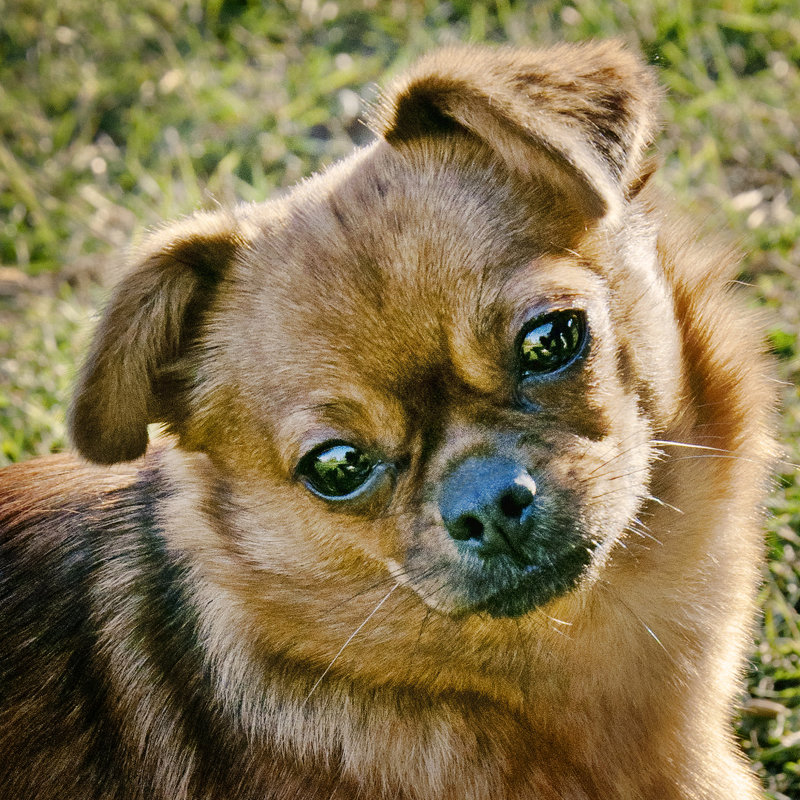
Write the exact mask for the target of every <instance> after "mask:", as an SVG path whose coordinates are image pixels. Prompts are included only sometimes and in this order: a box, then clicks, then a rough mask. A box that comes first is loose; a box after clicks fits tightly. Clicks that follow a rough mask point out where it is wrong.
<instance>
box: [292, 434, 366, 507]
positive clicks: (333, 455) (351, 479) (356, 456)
mask: <svg viewBox="0 0 800 800" xmlns="http://www.w3.org/2000/svg"><path fill="white" fill-rule="evenodd" d="M376 463H377V462H376V461H374V460H373V459H372V458H370V457H369V456H368V455H367V454H366V453H364V451H363V450H359V448H357V447H355V446H354V445H352V444H348V443H347V442H325V443H323V444H321V445H319V446H318V447H315V448H314V449H313V450H311V451H309V452H308V453H306V455H304V456H303V458H302V459H301V460H300V463H299V464H298V465H297V475H298V477H300V478H301V479H302V480H303V482H304V483H305V484H306V486H307V487H308V488H309V489H311V491H312V492H314V493H315V494H317V495H319V496H320V497H324V498H327V499H329V500H345V499H348V498H350V497H353V496H355V495H357V494H358V493H359V490H360V489H361V488H362V487H363V486H364V485H365V484H366V483H367V482H368V481H369V478H370V476H371V475H372V473H373V472H374V470H375V466H376Z"/></svg>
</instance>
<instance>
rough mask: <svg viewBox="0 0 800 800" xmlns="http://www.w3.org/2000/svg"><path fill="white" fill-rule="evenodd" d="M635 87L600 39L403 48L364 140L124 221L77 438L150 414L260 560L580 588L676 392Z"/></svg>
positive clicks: (446, 582) (83, 384) (527, 603)
mask: <svg viewBox="0 0 800 800" xmlns="http://www.w3.org/2000/svg"><path fill="white" fill-rule="evenodd" d="M657 101H658V91H657V90H656V88H655V86H654V82H653V79H652V76H651V75H650V73H649V72H648V71H647V70H646V69H645V68H644V67H642V66H641V64H640V63H639V62H638V60H637V59H635V58H634V57H632V56H631V55H629V54H628V53H627V52H625V50H624V49H623V48H621V47H619V46H617V45H615V44H596V45H595V44H592V45H585V46H581V47H569V48H566V47H565V48H554V49H551V50H546V51H541V52H533V51H532V52H520V51H506V50H488V49H478V48H461V49H453V50H445V51H442V52H440V53H437V54H435V55H434V56H432V57H430V58H427V59H424V60H422V61H421V62H420V63H418V64H417V65H416V67H414V68H413V69H412V70H411V71H410V72H408V73H407V74H405V75H404V76H402V77H401V78H400V79H399V80H398V81H396V82H395V83H394V84H393V85H392V86H391V87H390V88H389V90H388V92H387V93H386V95H385V98H384V100H383V101H382V102H381V104H380V105H379V106H378V108H377V109H376V111H375V113H374V115H373V127H374V129H375V131H376V133H377V134H378V140H377V141H376V142H375V143H373V144H372V145H370V146H368V147H367V148H365V149H363V150H361V151H359V152H357V153H355V154H354V155H353V156H352V157H351V158H350V159H348V160H347V161H345V162H343V163H341V164H338V165H336V166H334V167H332V168H331V169H329V170H327V171H326V172H325V173H323V174H321V175H318V176H316V177H314V178H313V179H311V180H310V181H308V182H306V183H303V184H302V185H300V186H299V187H297V188H296V189H295V190H294V191H293V192H291V193H290V194H289V195H288V196H287V197H286V198H284V199H282V200H279V201H277V202H274V203H270V204H268V205H256V206H245V207H241V208H237V209H234V210H232V211H229V212H224V211H220V212H216V213H203V214H198V215H196V216H194V217H192V218H190V219H188V220H186V221H183V222H180V223H178V224H177V225H174V226H172V227H169V228H166V229H164V230H162V231H161V232H160V233H158V234H156V235H155V236H153V237H152V238H151V239H150V240H149V241H148V242H147V243H146V245H145V246H144V249H143V252H142V253H141V255H140V257H139V259H138V262H139V263H138V266H137V268H136V269H135V270H134V271H132V273H131V274H130V275H129V276H128V277H127V278H126V279H125V280H124V281H123V282H122V284H121V285H120V286H119V287H118V289H117V291H116V294H115V295H114V297H113V299H112V301H111V303H110V305H109V308H108V310H107V311H106V315H105V318H104V320H103V322H102V323H101V325H100V327H99V331H98V333H97V335H96V338H95V341H94V345H93V349H92V352H91V354H90V356H89V358H88V361H87V364H86V366H85V368H84V370H83V372H82V374H81V377H80V382H79V386H78V390H77V395H76V399H75V402H74V404H73V407H72V411H71V428H72V435H73V439H74V441H75V444H76V446H77V448H78V449H79V451H80V452H81V453H82V454H83V455H84V456H86V457H87V458H89V459H91V460H94V461H98V462H101V463H113V462H117V461H124V460H130V459H134V458H137V457H139V456H141V455H142V454H143V453H144V451H145V448H146V445H147V425H148V423H150V422H156V421H161V422H164V423H167V425H168V426H169V428H170V429H171V430H172V432H173V433H175V434H176V435H177V437H178V441H179V445H180V448H181V450H182V451H183V452H201V453H204V454H205V456H204V457H207V459H208V460H209V461H210V463H211V464H212V465H213V468H214V473H215V474H216V475H218V476H221V477H220V478H219V480H220V481H221V484H220V485H221V486H222V489H223V490H222V491H218V492H217V495H216V497H217V499H216V501H215V506H216V508H215V511H214V513H216V514H218V515H221V516H225V515H226V514H227V513H228V512H230V514H231V515H232V516H236V518H237V519H238V522H237V524H238V525H242V526H245V527H246V526H248V525H249V529H250V530H251V531H255V532H256V533H254V534H253V536H252V537H250V539H249V540H248V543H247V545H246V547H247V548H248V558H247V559H246V563H247V564H248V565H250V566H249V567H248V568H252V569H253V571H254V574H255V573H256V572H258V570H260V573H259V575H260V578H261V579H263V580H264V581H265V582H267V581H269V579H270V578H269V574H281V575H284V576H285V575H287V574H290V573H293V574H295V575H297V574H302V573H305V574H304V576H303V580H304V581H305V582H306V585H308V584H309V582H311V583H313V580H315V576H317V575H319V574H322V572H323V571H325V572H334V573H336V572H337V571H338V572H340V573H341V572H349V573H350V574H359V575H361V576H364V580H365V581H366V580H367V576H369V575H373V580H374V576H375V575H381V574H383V575H386V574H390V575H391V576H392V577H393V578H394V579H395V580H398V581H400V582H402V583H403V584H404V585H405V586H406V587H407V588H410V589H411V590H413V592H414V593H416V595H417V596H418V597H419V598H420V600H421V601H422V604H425V605H427V606H428V607H432V608H435V609H437V610H440V611H442V612H444V613H445V614H449V615H453V616H460V615H464V614H469V613H470V612H488V614H490V615H492V616H495V617H503V616H512V617H513V616H518V615H521V614H524V613H526V612H528V611H529V610H531V609H533V608H534V607H540V606H543V605H545V604H547V603H548V602H549V601H550V600H552V599H553V598H555V597H557V596H559V595H563V594H565V593H569V592H571V591H573V590H574V589H575V588H576V587H578V586H581V585H584V584H585V585H590V584H591V582H592V580H593V579H595V578H596V577H597V575H598V574H599V571H600V570H601V569H602V567H603V564H604V562H605V560H606V559H607V557H608V554H609V552H610V551H611V550H612V549H613V547H614V545H615V543H617V542H619V541H620V540H624V539H625V537H626V535H627V533H628V532H629V531H630V530H631V529H632V528H633V527H635V525H636V524H637V523H636V515H637V511H638V509H639V508H640V506H641V504H642V502H643V499H644V498H645V496H646V494H647V491H648V489H647V486H648V480H649V473H650V468H651V462H652V459H653V446H652V444H651V442H652V440H653V438H654V434H656V433H657V432H658V431H661V430H663V429H664V428H665V427H666V426H667V425H668V424H669V421H670V420H671V419H672V417H673V416H674V415H675V413H676V405H677V397H676V392H677V389H676V387H677V386H678V385H679V384H680V381H679V379H678V374H679V372H680V366H679V359H678V350H679V345H678V339H677V332H676V325H675V321H674V319H673V316H672V311H671V308H672V306H671V303H670V302H669V298H668V290H667V288H666V285H665V282H664V279H663V276H662V275H661V274H660V273H659V268H658V266H657V263H656V254H655V248H656V245H655V239H654V236H653V234H652V232H651V230H650V228H649V226H648V222H647V217H646V215H645V214H644V213H643V212H642V207H641V205H642V204H641V201H640V196H639V194H638V193H639V191H640V189H641V187H642V186H643V184H644V183H645V181H646V178H647V174H648V170H649V166H648V164H647V162H646V161H645V160H644V152H645V149H646V147H647V145H648V143H649V142H650V139H651V137H652V135H653V132H654V124H655V123H654V116H655V112H654V107H655V105H656V104H657ZM223 507H224V508H223ZM225 509H227V511H226V510H225ZM244 520H249V522H247V523H245V522H244ZM259 531H260V532H261V533H262V534H263V535H261V536H260V538H259V534H258V532H259ZM240 545H241V543H240ZM241 546H242V547H244V545H241ZM298 602H299V600H298Z"/></svg>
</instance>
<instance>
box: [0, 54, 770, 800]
mask: <svg viewBox="0 0 800 800" xmlns="http://www.w3.org/2000/svg"><path fill="white" fill-rule="evenodd" d="M658 101H659V92H658V90H657V88H656V86H655V83H654V81H653V78H652V75H651V73H650V72H649V71H648V70H647V69H646V68H645V67H643V66H642V65H641V64H640V62H639V61H638V60H637V59H636V58H635V57H633V56H632V55H630V54H629V53H628V52H626V51H625V50H624V49H623V48H621V47H620V46H619V45H617V44H614V43H605V44H591V45H584V46H581V47H567V46H562V47H558V48H554V49H552V50H544V51H524V50H491V49H487V48H464V49H457V50H446V51H441V52H439V53H437V54H433V55H432V56H430V57H428V58H426V59H423V60H422V61H421V62H420V63H419V64H418V65H416V66H415V67H412V68H411V70H410V71H409V72H408V73H406V74H405V75H402V76H400V77H399V78H398V79H397V80H396V81H395V82H394V83H392V84H391V85H390V88H389V89H388V90H387V93H386V95H385V97H384V99H383V100H382V102H381V103H380V104H379V106H378V107H377V108H376V109H375V112H374V114H373V125H374V128H375V130H376V133H377V134H378V137H377V139H376V141H375V142H374V143H373V144H371V145H370V146H368V147H366V148H364V149H362V150H360V151H358V152H356V153H355V154H354V155H353V156H351V157H350V158H349V159H348V160H346V161H344V162H342V163H340V164H338V165H334V166H333V167H331V168H330V169H328V170H327V171H326V172H325V173H323V174H321V175H318V176H315V177H313V178H312V179H311V180H309V181H308V182H305V183H303V184H301V185H300V186H298V187H297V188H296V189H295V190H293V191H292V192H291V193H290V194H289V195H288V196H286V197H285V198H283V199H280V200H278V201H275V202H272V203H269V204H263V205H248V206H241V207H237V208H234V209H231V210H228V211H217V212H213V213H198V214H197V215H195V216H193V217H190V218H188V219H186V220H183V221H181V222H179V223H176V224H174V225H172V226H169V227H165V228H164V229H163V230H161V231H160V232H158V233H156V234H154V235H153V236H152V237H151V238H150V239H149V240H148V241H147V242H146V243H145V244H144V246H143V248H142V250H141V251H140V252H139V253H138V254H137V255H136V257H135V258H134V263H133V265H132V268H131V271H130V273H129V275H128V277H126V278H125V279H124V280H123V281H122V283H121V284H120V285H119V287H118V288H117V290H116V292H115V294H114V296H113V297H112V299H111V301H110V303H109V306H108V308H107V310H106V312H105V316H104V318H103V320H102V321H101V322H100V325H99V327H98V331H97V333H96V335H95V339H94V343H93V345H92V348H91V351H90V354H89V356H88V359H87V361H86V363H85V365H84V367H83V370H82V371H81V373H80V377H79V380H78V386H77V389H76V395H75V399H74V402H73V405H72V408H71V412H70V425H71V430H72V436H73V441H74V443H75V445H76V448H77V450H78V451H79V453H80V454H81V455H82V456H83V457H84V458H85V459H87V461H82V460H80V459H79V458H78V457H73V456H70V455H62V456H57V457H53V458H50V459H43V460H38V461H33V462H30V463H29V464H23V465H18V466H14V467H11V468H8V469H7V470H4V471H3V472H2V474H1V475H0V497H2V505H1V506H0V524H1V525H2V531H3V534H2V539H0V558H1V559H2V560H1V561H0V639H1V640H2V647H0V687H2V688H1V689H0V703H2V708H1V709H0V796H2V797H4V798H5V797H8V798H26V799H27V798H30V800H84V799H85V800H90V799H91V800H190V799H191V800H195V799H196V800H200V799H201V798H202V799H203V800H212V798H213V800H222V799H223V798H231V799H233V798H235V799H236V800H266V799H267V798H274V800H290V799H291V800H295V799H296V798H304V799H305V798H318V799H319V800H353V798H369V799H370V800H381V799H383V800H395V799H396V798H400V799H402V798H405V799H406V800H464V799H465V798H467V799H468V800H489V799H490V798H491V800H525V799H526V798H528V799H530V800H608V798H619V800H701V799H702V800H732V798H736V800H755V799H756V798H759V797H761V796H762V795H761V794H760V791H759V789H758V787H757V781H756V780H755V779H754V777H753V776H752V775H751V773H750V771H749V768H748V766H747V765H746V763H745V762H744V760H743V758H742V756H741V755H740V754H739V752H738V750H737V748H736V746H735V744H734V740H733V735H732V730H731V725H730V718H731V714H732V710H733V704H734V701H735V697H736V693H737V691H738V687H739V681H740V678H741V669H742V663H743V657H744V654H745V653H746V651H747V648H748V644H749V639H750V634H751V628H752V624H753V619H754V613H755V607H754V598H755V591H756V587H757V582H758V574H759V565H760V563H761V550H762V546H761V535H760V533H759V525H760V518H759V516H760V515H759V510H758V509H759V503H760V499H761V496H762V493H763V489H764V484H765V475H766V465H767V463H768V461H769V458H770V457H771V451H772V440H771V436H770V415H771V405H772V390H771V389H770V384H769V379H768V369H767V367H766V365H765V362H764V360H763V359H762V357H761V356H760V355H759V353H760V349H761V342H760V335H759V333H758V325H757V324H756V322H755V320H753V319H752V318H751V316H750V314H749V313H748V312H747V311H746V310H745V309H744V307H743V305H742V302H741V301H740V300H739V299H737V298H736V297H735V296H733V294H732V292H731V289H730V281H731V279H732V278H733V276H734V275H735V272H736V258H735V256H734V254H732V253H731V251H730V250H729V249H727V248H726V247H725V246H724V245H722V244H720V243H719V242H717V241H711V240H706V239H703V238H701V237H698V235H697V234H696V232H695V231H694V230H693V229H692V228H691V226H689V225H688V224H687V223H686V222H685V221H682V220H679V219H673V218H672V216H671V214H670V213H669V212H667V211H666V210H665V208H664V203H663V202H662V201H661V200H660V199H659V197H658V195H657V193H656V192H655V190H654V189H653V188H652V187H651V184H650V183H649V182H648V177H649V173H650V171H651V170H652V165H651V163H650V162H649V161H647V160H646V158H645V153H646V147H647V146H648V145H649V143H650V142H651V140H652V138H653V136H654V135H655V118H656V108H657V104H658ZM576 307H577V308H581V309H583V310H585V312H586V316H587V320H588V325H589V330H590V336H591V339H590V343H589V348H588V351H587V354H586V356H585V357H584V358H582V359H581V360H580V361H579V363H576V364H575V365H574V366H573V367H571V368H570V369H569V370H566V371H565V372H564V374H563V375H559V376H554V377H552V379H548V380H543V381H541V382H539V383H537V384H535V385H534V386H533V388H531V389H530V392H531V399H532V401H533V403H534V404H535V408H536V409H537V410H535V411H531V410H527V411H526V410H523V409H521V408H520V406H519V403H517V402H515V399H514V398H515V385H514V377H513V342H514V341H515V337H516V336H517V334H518V332H519V331H520V330H521V329H522V327H523V325H524V324H525V323H526V322H527V321H528V320H530V319H532V318H533V317H534V316H535V315H536V314H539V313H543V312H547V311H549V310H551V309H553V308H566V309H569V308H576ZM531 407H533V405H532V406H531ZM156 421H160V422H162V423H164V424H165V425H166V427H167V430H168V435H167V436H166V437H165V438H164V439H162V440H161V441H159V442H155V443H153V444H151V446H150V448H149V449H148V450H147V452H146V453H145V448H146V446H147V425H148V424H149V423H151V422H156ZM329 440H343V441H351V442H354V443H356V444H357V445H358V446H359V447H362V448H368V449H370V451H371V452H377V453H379V454H380V455H381V458H382V459H383V460H384V461H386V462H387V463H390V464H392V465H393V470H391V471H390V472H387V473H386V477H385V479H384V480H382V481H379V482H378V485H377V486H376V487H375V489H374V491H372V492H370V493H369V495H368V496H365V497H363V498H360V499H359V500H358V502H355V501H354V502H351V503H339V504H336V503H333V504H332V503H328V502H326V501H324V500H322V499H320V498H319V497H316V496H314V495H313V494H311V493H310V492H309V491H308V490H307V489H306V487H305V486H304V485H303V483H302V482H301V481H300V480H298V479H297V478H296V475H295V469H296V467H297V464H298V462H299V460H300V459H301V457H302V456H303V455H304V454H305V453H308V452H309V451H310V450H311V449H312V448H313V447H315V446H317V445H319V444H321V443H323V442H326V441H329ZM473 453H478V454H482V453H499V454H502V455H507V456H509V457H511V456H513V457H514V458H516V459H519V460H521V461H522V462H524V463H525V465H526V467H527V468H528V469H529V470H530V472H531V474H532V475H534V476H535V477H536V480H537V482H538V481H539V479H541V485H542V486H543V487H544V489H543V490H542V502H548V503H550V504H551V506H552V509H553V515H554V517H558V518H559V519H561V520H566V521H567V523H568V524H569V525H570V526H571V527H570V528H569V530H570V531H573V530H574V532H575V535H576V536H578V537H580V539H581V541H584V542H585V543H586V546H587V548H588V549H589V550H590V551H591V557H590V559H589V561H588V566H587V567H586V569H585V570H584V571H583V572H582V574H581V576H580V579H579V580H578V582H577V583H576V584H575V585H570V586H569V587H566V588H565V587H560V588H559V589H558V590H559V591H560V592H561V594H559V595H558V596H556V597H555V599H552V600H550V601H548V602H547V603H545V604H544V605H541V606H538V607H535V608H532V609H530V610H527V612H526V613H522V612H525V611H526V610H525V609H522V610H521V611H519V610H518V609H517V610H515V612H514V613H515V614H516V615H514V616H506V617H503V616H499V617H492V616H489V615H488V614H485V613H477V612H475V610H474V607H473V604H474V602H475V600H474V598H475V597H476V592H477V591H478V590H477V589H476V581H477V580H478V578H477V577H476V574H475V568H474V565H473V567H470V566H468V565H467V564H466V563H465V562H464V560H463V559H461V558H460V557H459V556H458V553H457V551H456V548H455V545H454V542H453V541H452V539H451V538H450V537H449V536H448V535H447V533H446V531H445V530H444V527H443V525H442V521H441V517H440V515H439V511H438V505H437V497H438V490H439V486H440V484H441V480H442V478H443V476H445V475H446V474H447V473H448V470H450V469H451V467H452V464H454V463H457V462H458V460H459V459H462V458H464V457H465V455H466V454H473ZM131 459H138V460H136V461H131ZM91 461H93V462H96V464H94V465H93V464H90V463H88V462H91ZM118 462H129V463H125V464H120V465H118V466H99V465H101V464H106V465H114V464H117V463H118ZM470 570H472V572H471V571H470ZM493 580H499V579H496V578H494V579H493ZM501 588H502V587H501ZM518 612H519V613H518Z"/></svg>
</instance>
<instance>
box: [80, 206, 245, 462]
mask: <svg viewBox="0 0 800 800" xmlns="http://www.w3.org/2000/svg"><path fill="white" fill-rule="evenodd" d="M243 245H244V242H243V241H242V239H241V235H240V234H239V233H238V231H237V228H236V224H235V222H234V221H233V219H232V218H231V217H230V216H228V215H226V214H224V213H222V212H217V213H207V212H206V213H199V214H196V215H194V216H193V217H190V218H188V219H186V220H183V221H181V222H178V223H176V224H174V225H172V226H171V227H169V228H165V229H164V230H161V231H159V232H158V233H156V234H154V235H153V236H151V237H150V238H149V239H148V241H146V242H145V244H144V246H143V247H142V248H141V250H140V251H139V252H138V254H137V256H136V257H135V260H134V264H135V266H134V268H133V269H132V270H131V272H130V273H129V274H128V275H127V277H125V278H124V279H123V280H122V282H121V283H120V284H119V286H117V288H116V290H115V291H114V293H113V295H112V297H111V300H110V302H109V304H108V306H107V308H106V310H105V313H104V315H103V318H102V320H101V322H100V324H99V326H98V328H97V330H96V332H95V334H94V340H93V342H92V345H91V348H90V351H89V355H88V357H87V359H86V362H85V364H84V365H83V368H82V370H81V372H80V374H79V376H78V382H77V387H76V391H75V395H74V398H73V402H72V406H71V408H70V411H69V415H68V424H69V430H70V436H71V438H72V442H73V444H74V445H75V447H76V448H77V449H78V451H79V452H80V453H81V455H83V456H84V457H85V458H87V459H89V460H90V461H95V462H97V463H100V464H113V463H116V462H119V461H130V460H132V459H135V458H138V457H139V456H141V455H142V454H143V453H144V451H145V449H146V448H147V425H148V423H150V422H173V420H172V419H171V411H172V409H174V408H175V406H176V403H175V399H176V398H175V392H176V391H178V390H179V389H178V387H179V386H180V379H179V378H178V379H176V376H175V373H176V372H177V371H178V369H177V366H176V365H178V364H179V363H180V360H181V359H182V358H184V357H185V355H186V351H187V349H188V348H189V347H190V346H191V344H192V339H193V338H194V336H195V335H196V334H197V332H198V328H199V326H200V324H201V320H202V317H203V313H204V311H205V309H206V308H207V307H208V304H209V302H210V301H211V299H212V297H213V295H214V291H215V288H216V286H217V284H218V283H219V281H220V280H221V278H222V277H224V275H225V273H226V270H227V268H228V266H229V264H230V263H231V261H232V259H233V258H235V256H236V253H237V251H238V250H239V248H241V247H242V246H243Z"/></svg>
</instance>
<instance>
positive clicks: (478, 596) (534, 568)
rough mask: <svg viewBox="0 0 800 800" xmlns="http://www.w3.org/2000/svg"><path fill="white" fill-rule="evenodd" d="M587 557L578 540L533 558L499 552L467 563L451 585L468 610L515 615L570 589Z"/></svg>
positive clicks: (588, 551) (542, 603) (498, 615)
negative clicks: (475, 561)
mask: <svg viewBox="0 0 800 800" xmlns="http://www.w3.org/2000/svg"><path fill="white" fill-rule="evenodd" d="M590 561H591V548H590V547H586V546H584V545H583V544H582V543H581V542H579V541H576V542H574V543H571V544H569V545H566V546H564V547H562V548H560V550H559V552H556V553H553V552H549V553H546V554H539V556H538V558H536V559H535V560H533V561H531V560H520V559H518V558H514V557H510V556H507V555H505V554H501V555H498V556H496V557H493V558H491V559H487V560H484V561H481V562H479V563H478V564H468V566H467V569H465V570H460V572H462V575H461V576H456V577H455V579H454V581H453V582H452V584H451V586H450V589H451V590H454V591H455V593H457V594H463V595H464V597H465V599H466V600H467V602H466V607H465V609H464V610H465V611H467V612H472V613H479V612H484V613H487V614H489V615H490V616H492V617H518V616H522V615H523V614H527V613H528V612H530V611H532V610H533V609H535V608H538V607H540V606H543V605H545V604H546V603H548V602H549V601H550V600H553V599H554V598H556V597H558V596H559V595H562V594H565V593H566V592H569V591H570V590H571V589H573V588H574V587H575V586H576V585H577V584H578V583H579V582H580V579H581V577H582V576H583V574H584V573H585V572H586V568H587V567H588V565H589V563H590Z"/></svg>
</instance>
